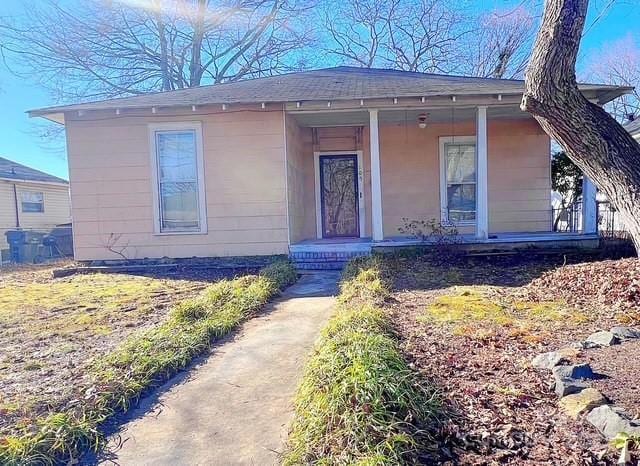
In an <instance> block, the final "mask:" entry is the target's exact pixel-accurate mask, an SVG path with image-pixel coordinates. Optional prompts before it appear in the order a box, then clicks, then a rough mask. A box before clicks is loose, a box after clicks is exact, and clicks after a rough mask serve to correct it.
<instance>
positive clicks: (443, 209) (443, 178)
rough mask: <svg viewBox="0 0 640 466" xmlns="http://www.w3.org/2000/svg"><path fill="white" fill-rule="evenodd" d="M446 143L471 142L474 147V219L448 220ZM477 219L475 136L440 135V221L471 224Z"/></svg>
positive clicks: (448, 223) (453, 223)
mask: <svg viewBox="0 0 640 466" xmlns="http://www.w3.org/2000/svg"><path fill="white" fill-rule="evenodd" d="M447 144H473V145H474V147H475V166H476V182H475V185H476V220H464V221H461V222H453V221H450V220H449V215H448V209H447V164H446V153H445V147H446V145H447ZM477 220H478V146H477V144H476V137H475V136H441V137H440V221H441V222H442V224H443V225H452V226H473V225H475V224H476V222H477Z"/></svg>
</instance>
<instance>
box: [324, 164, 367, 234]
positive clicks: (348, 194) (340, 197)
mask: <svg viewBox="0 0 640 466" xmlns="http://www.w3.org/2000/svg"><path fill="white" fill-rule="evenodd" d="M320 200H321V209H322V237H323V238H337V237H356V238H357V237H358V236H360V222H359V218H358V157H357V156H356V155H355V154H354V155H321V156H320Z"/></svg>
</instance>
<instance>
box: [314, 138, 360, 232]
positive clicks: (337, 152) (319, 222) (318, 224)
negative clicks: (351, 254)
mask: <svg viewBox="0 0 640 466" xmlns="http://www.w3.org/2000/svg"><path fill="white" fill-rule="evenodd" d="M323 155H329V156H338V157H339V156H341V155H351V156H354V155H355V156H356V163H357V167H356V169H357V179H358V192H357V196H358V230H359V231H360V238H365V237H366V235H365V231H364V229H365V225H366V221H365V220H366V212H365V198H364V165H363V163H362V159H363V157H362V151H361V150H342V151H340V150H334V151H316V152H314V153H313V166H314V172H315V173H314V175H315V198H316V238H317V239H323V238H324V236H323V234H322V195H321V192H320V156H323ZM338 239H339V238H338Z"/></svg>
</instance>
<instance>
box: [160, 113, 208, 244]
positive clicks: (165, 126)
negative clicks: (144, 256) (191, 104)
mask: <svg viewBox="0 0 640 466" xmlns="http://www.w3.org/2000/svg"><path fill="white" fill-rule="evenodd" d="M148 128H149V148H150V155H151V189H152V191H151V192H152V193H153V226H154V235H157V236H174V235H204V234H207V200H206V197H205V192H206V189H205V186H204V155H203V154H204V151H203V145H202V123H201V122H199V121H188V122H184V121H183V122H167V123H151V124H149V125H148ZM181 130H191V131H195V134H196V167H197V182H198V215H199V223H200V228H199V229H198V230H183V231H180V230H173V231H162V230H161V225H160V189H159V182H158V153H157V150H156V132H158V131H181Z"/></svg>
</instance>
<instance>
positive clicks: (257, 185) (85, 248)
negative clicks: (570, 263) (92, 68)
mask: <svg viewBox="0 0 640 466" xmlns="http://www.w3.org/2000/svg"><path fill="white" fill-rule="evenodd" d="M523 90H524V83H523V81H519V80H502V79H485V78H470V77H459V76H445V75H435V74H424V73H415V72H404V71H395V70H383V69H362V68H352V67H337V68H330V69H322V70H315V71H305V72H298V73H291V74H285V75H280V76H272V77H264V78H258V79H252V80H246V81H240V82H233V83H225V84H216V85H211V86H202V87H198V88H193V89H182V90H176V91H171V92H161V93H154V94H147V95H140V96H134V97H125V98H119V99H111V100H104V101H100V102H89V103H81V104H74V105H65V106H58V107H51V108H45V109H39V110H32V111H30V112H29V114H30V115H31V116H38V117H45V118H48V119H49V120H52V121H55V122H58V123H61V124H64V125H65V127H66V134H67V150H68V161H69V173H70V181H71V199H72V206H73V219H74V247H75V255H76V259H78V260H81V261H88V260H105V259H118V258H119V256H118V255H117V254H116V252H114V250H117V251H120V252H122V253H123V254H125V255H126V257H128V258H159V257H165V256H167V257H172V258H181V257H193V256H237V255H267V254H287V253H293V255H294V256H295V255H298V256H300V255H305V254H318V257H322V254H324V253H329V252H334V253H335V252H336V251H347V252H348V251H355V250H358V251H363V250H369V249H370V248H371V247H377V246H395V245H403V244H411V241H415V240H413V239H412V238H408V237H407V235H406V233H405V234H403V233H401V231H402V229H403V227H404V226H405V223H406V222H407V221H413V220H416V221H422V220H425V221H426V220H430V219H435V220H436V221H437V222H442V223H443V224H447V225H453V226H455V227H456V228H457V230H458V231H459V233H460V234H461V235H463V237H464V238H465V241H470V242H480V243H482V242H506V241H527V242H531V241H546V240H549V239H550V236H551V231H552V221H551V202H550V196H551V182H550V140H549V137H548V136H547V135H546V134H545V133H544V132H543V130H542V129H541V127H540V126H539V125H538V123H537V122H536V121H535V120H534V119H533V118H532V117H531V116H530V115H529V114H527V113H524V112H522V111H521V110H520V107H519V104H520V101H521V99H522V93H523ZM581 90H582V92H583V93H584V95H585V96H586V97H587V98H588V99H589V100H591V101H593V102H595V103H597V104H605V103H607V102H609V101H611V100H612V99H615V98H616V97H618V96H620V95H622V94H624V93H626V92H628V90H629V88H624V87H620V86H610V85H600V84H583V85H581ZM592 197H593V199H594V204H593V205H594V207H593V209H595V191H594V195H593V196H592ZM594 212H595V210H594ZM593 217H594V218H595V213H594V215H593ZM592 223H593V224H595V222H592ZM593 228H594V227H593V226H590V227H588V228H586V229H585V231H584V233H585V236H584V238H591V239H592V240H593V238H594V236H593V234H594V233H595V230H594V229H593ZM589 235H590V236H589ZM574 236H575V235H574ZM555 238H559V237H557V236H556V237H555ZM566 239H572V240H575V239H576V238H575V237H573V238H569V237H566Z"/></svg>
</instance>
